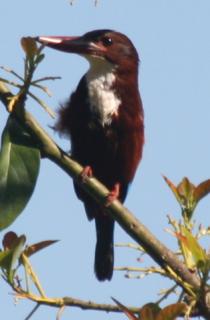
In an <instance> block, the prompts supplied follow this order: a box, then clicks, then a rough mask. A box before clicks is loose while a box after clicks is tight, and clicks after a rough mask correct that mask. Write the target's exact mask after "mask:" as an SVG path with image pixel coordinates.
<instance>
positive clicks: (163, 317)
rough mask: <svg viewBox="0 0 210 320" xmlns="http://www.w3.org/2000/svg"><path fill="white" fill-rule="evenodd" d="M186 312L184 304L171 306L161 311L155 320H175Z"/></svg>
mask: <svg viewBox="0 0 210 320" xmlns="http://www.w3.org/2000/svg"><path fill="white" fill-rule="evenodd" d="M184 312H186V305H185V304H184V303H176V304H171V305H169V306H167V307H165V308H164V309H163V310H161V311H160V312H159V314H158V316H157V317H156V318H155V320H175V319H176V317H178V316H180V315H181V314H183V313H184Z"/></svg>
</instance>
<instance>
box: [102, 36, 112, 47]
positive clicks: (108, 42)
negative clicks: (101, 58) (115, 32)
mask: <svg viewBox="0 0 210 320" xmlns="http://www.w3.org/2000/svg"><path fill="white" fill-rule="evenodd" d="M102 42H103V45H104V46H105V47H108V46H111V45H112V43H113V41H112V38H110V37H104V38H103V39H102Z"/></svg>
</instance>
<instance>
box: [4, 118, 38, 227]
mask: <svg viewBox="0 0 210 320" xmlns="http://www.w3.org/2000/svg"><path fill="white" fill-rule="evenodd" d="M39 166H40V152H39V150H38V148H37V147H36V145H35V143H34V141H33V140H32V138H31V137H30V135H29V134H28V132H26V131H25V129H24V128H23V127H21V126H20V124H19V123H18V122H17V121H16V120H15V119H14V118H13V117H12V116H10V117H9V119H8V121H7V124H6V127H5V129H4V132H3V135H2V147H1V151H0V230H2V229H4V228H6V227H8V226H9V225H10V224H11V223H12V222H13V221H14V220H15V219H16V218H17V216H18V215H19V214H20V213H21V212H22V211H23V209H24V208H25V206H26V204H27V203H28V201H29V199H30V197H31V195H32V193H33V190H34V187H35V184H36V180H37V176H38V173H39Z"/></svg>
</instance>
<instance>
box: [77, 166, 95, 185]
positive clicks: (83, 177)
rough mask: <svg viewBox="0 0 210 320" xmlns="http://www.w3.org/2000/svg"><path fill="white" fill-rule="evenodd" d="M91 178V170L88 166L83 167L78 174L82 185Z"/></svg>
mask: <svg viewBox="0 0 210 320" xmlns="http://www.w3.org/2000/svg"><path fill="white" fill-rule="evenodd" d="M92 176H93V170H92V168H91V167H90V166H85V167H84V169H83V170H82V172H81V174H80V179H81V181H82V183H85V182H86V180H87V179H88V178H91V177H92Z"/></svg>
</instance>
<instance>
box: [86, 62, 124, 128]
mask: <svg viewBox="0 0 210 320" xmlns="http://www.w3.org/2000/svg"><path fill="white" fill-rule="evenodd" d="M88 60H89V59H88ZM89 62H90V64H91V66H90V69H89V71H88V72H87V74H86V81H87V87H88V93H89V101H90V107H91V111H92V112H93V113H94V114H95V115H96V117H97V118H98V120H99V122H100V123H101V125H102V126H104V125H106V124H108V125H109V124H110V123H111V122H112V117H113V115H114V114H115V115H117V112H118V108H119V105H120V103H121V101H120V99H119V98H118V97H117V95H116V93H115V90H114V89H113V88H112V85H113V83H114V82H115V78H116V77H115V73H114V69H115V68H114V66H113V65H112V64H110V63H109V62H107V61H105V60H102V59H91V60H89Z"/></svg>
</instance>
